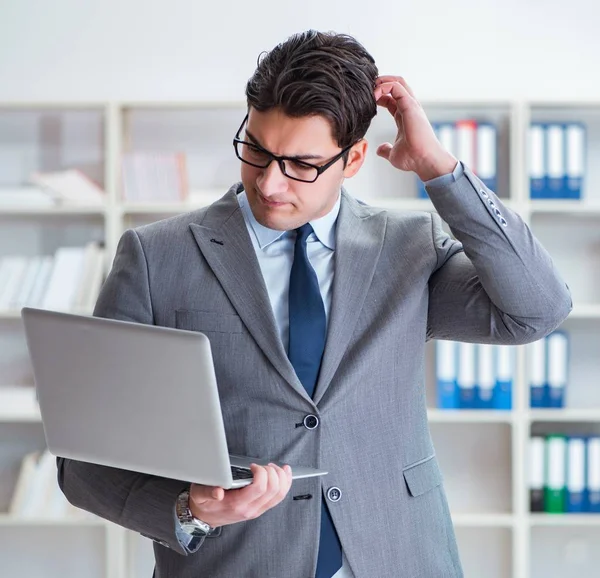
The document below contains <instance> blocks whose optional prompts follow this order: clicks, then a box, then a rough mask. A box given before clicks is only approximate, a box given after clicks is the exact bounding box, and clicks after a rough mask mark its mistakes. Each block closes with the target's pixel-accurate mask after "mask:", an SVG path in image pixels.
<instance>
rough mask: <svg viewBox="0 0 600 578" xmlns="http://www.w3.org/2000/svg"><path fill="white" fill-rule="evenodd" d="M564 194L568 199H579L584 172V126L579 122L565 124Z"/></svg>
mask: <svg viewBox="0 0 600 578" xmlns="http://www.w3.org/2000/svg"><path fill="white" fill-rule="evenodd" d="M565 133H566V134H565V141H566V147H567V151H566V156H567V159H566V165H567V166H566V191H565V192H566V194H565V196H566V197H567V198H568V199H581V196H582V189H583V179H584V174H585V151H586V127H585V125H584V124H583V123H581V122H570V123H567V124H566V125H565Z"/></svg>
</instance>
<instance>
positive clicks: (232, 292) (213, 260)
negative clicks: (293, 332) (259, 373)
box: [190, 185, 312, 401]
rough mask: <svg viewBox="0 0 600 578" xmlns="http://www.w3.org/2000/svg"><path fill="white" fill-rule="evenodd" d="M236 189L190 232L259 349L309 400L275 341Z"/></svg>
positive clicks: (275, 332) (274, 328)
mask: <svg viewBox="0 0 600 578" xmlns="http://www.w3.org/2000/svg"><path fill="white" fill-rule="evenodd" d="M240 187H241V185H235V186H234V187H232V188H231V189H230V190H229V191H228V192H227V194H226V195H225V196H224V197H222V198H221V199H220V200H219V201H217V202H216V203H214V204H213V205H211V207H210V208H209V209H208V211H207V213H206V216H205V218H204V219H203V220H202V223H201V224H197V223H192V224H190V229H191V231H192V233H193V235H194V238H195V239H196V242H197V243H198V246H199V248H200V250H201V251H202V254H203V255H204V258H205V259H206V261H207V262H208V264H209V266H210V267H211V269H212V271H213V273H214V274H215V276H216V277H217V279H218V280H219V282H220V283H221V285H222V287H223V290H224V291H225V293H226V294H227V297H229V300H230V301H231V303H232V304H233V306H234V307H235V308H236V310H237V312H238V314H239V316H240V318H241V319H242V321H243V322H244V324H245V325H246V327H247V329H248V331H249V332H250V334H251V335H252V336H253V338H254V339H255V341H256V343H257V344H258V346H259V347H260V348H261V349H262V350H263V352H264V354H265V355H266V357H267V358H268V359H269V361H270V362H271V363H272V364H273V366H274V367H275V369H276V370H277V371H278V372H279V373H280V375H281V376H282V377H283V378H284V379H285V380H286V381H287V382H288V383H289V384H290V385H291V386H292V387H293V388H294V389H295V390H296V391H297V392H298V393H299V394H300V395H301V396H302V397H304V398H305V399H307V400H310V397H309V396H308V394H307V393H306V390H305V389H304V387H303V386H302V384H301V383H300V380H299V379H298V377H297V376H296V372H295V371H294V368H293V367H292V364H291V363H290V361H289V359H288V357H287V355H286V352H285V350H284V348H283V344H282V343H281V339H280V337H279V332H278V330H277V324H276V322H275V317H274V315H273V310H272V307H271V302H270V300H269V295H268V293H267V287H266V285H265V282H264V279H263V276H262V273H261V270H260V266H259V264H258V259H257V257H256V253H255V252H254V247H253V246H252V241H251V239H250V236H249V234H248V229H247V228H246V223H245V221H244V217H243V215H242V211H241V209H240V206H239V203H238V200H237V193H238V192H239V190H240ZM310 401H312V400H310Z"/></svg>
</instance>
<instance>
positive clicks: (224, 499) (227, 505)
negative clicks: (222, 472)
mask: <svg viewBox="0 0 600 578" xmlns="http://www.w3.org/2000/svg"><path fill="white" fill-rule="evenodd" d="M250 469H251V470H252V473H253V475H254V479H253V480H252V483H251V484H250V485H248V486H244V487H243V488H239V489H235V490H227V491H226V490H224V489H223V488H220V487H213V486H202V485H199V484H192V486H191V488H190V510H191V511H192V514H193V515H194V516H195V517H196V518H199V519H200V520H202V521H203V522H206V523H207V524H210V525H211V526H212V527H213V528H214V527H217V526H225V525H227V524H235V523H236V522H244V521H246V520H252V519H253V518H258V516H261V515H262V514H264V513H265V512H266V511H267V510H270V509H271V508H273V507H274V506H276V505H277V504H279V502H281V501H282V500H283V499H284V498H285V496H286V495H287V493H288V492H289V490H290V487H291V485H292V469H291V468H290V466H287V465H286V466H284V467H283V468H280V467H279V466H277V465H275V464H269V465H268V466H259V465H256V464H252V465H251V466H250Z"/></svg>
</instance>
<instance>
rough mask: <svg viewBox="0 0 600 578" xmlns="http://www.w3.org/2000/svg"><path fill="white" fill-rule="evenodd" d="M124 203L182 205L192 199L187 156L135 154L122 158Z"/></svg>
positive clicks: (175, 154)
mask: <svg viewBox="0 0 600 578" xmlns="http://www.w3.org/2000/svg"><path fill="white" fill-rule="evenodd" d="M122 174H123V199H124V200H125V201H130V202H132V203H139V202H151V203H152V202H182V201H186V200H187V199H188V196H189V185H188V174H187V167H186V156H185V154H184V153H154V152H133V153H127V154H125V155H123V164H122Z"/></svg>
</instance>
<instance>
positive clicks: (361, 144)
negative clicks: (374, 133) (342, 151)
mask: <svg viewBox="0 0 600 578" xmlns="http://www.w3.org/2000/svg"><path fill="white" fill-rule="evenodd" d="M368 147H369V143H368V142H367V141H366V139H364V138H363V139H361V140H359V141H358V142H357V143H356V144H355V145H354V146H353V147H352V148H351V149H350V150H349V151H348V162H347V163H346V167H345V168H344V178H345V179H349V178H350V177H353V176H354V175H355V174H356V173H357V172H358V169H360V167H362V165H363V163H364V162H365V157H366V155H367V149H368Z"/></svg>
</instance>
